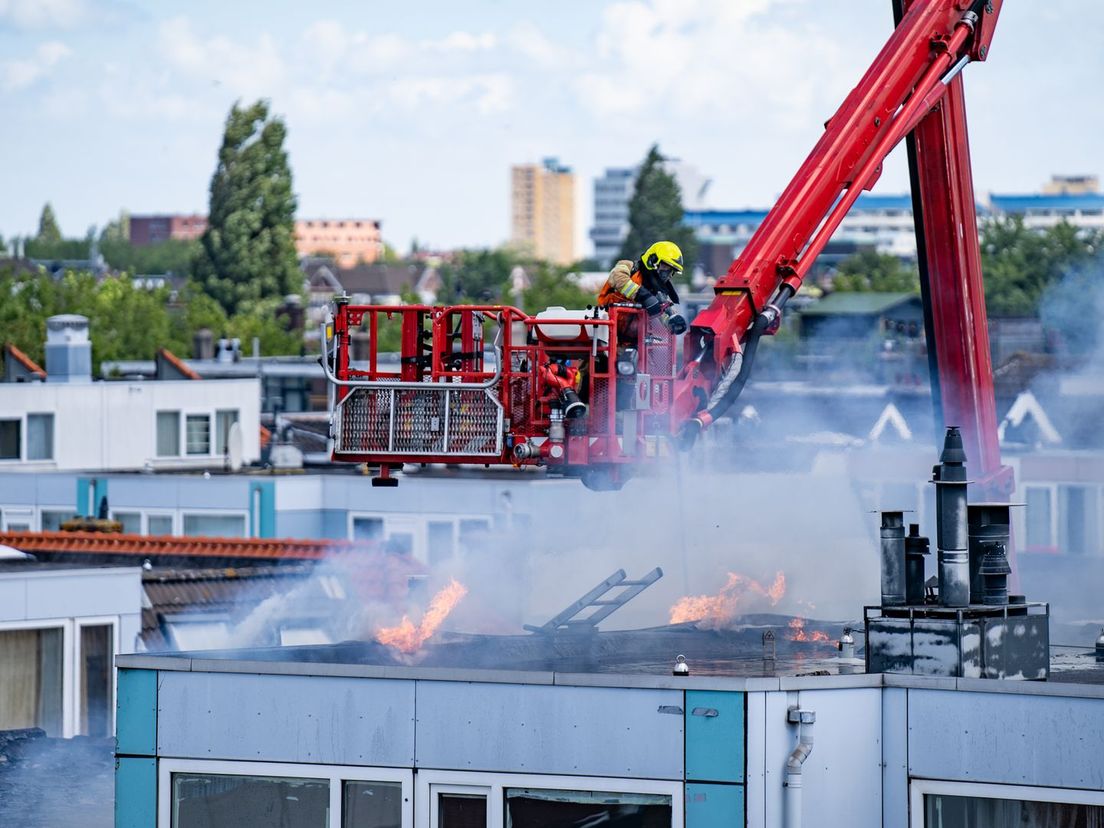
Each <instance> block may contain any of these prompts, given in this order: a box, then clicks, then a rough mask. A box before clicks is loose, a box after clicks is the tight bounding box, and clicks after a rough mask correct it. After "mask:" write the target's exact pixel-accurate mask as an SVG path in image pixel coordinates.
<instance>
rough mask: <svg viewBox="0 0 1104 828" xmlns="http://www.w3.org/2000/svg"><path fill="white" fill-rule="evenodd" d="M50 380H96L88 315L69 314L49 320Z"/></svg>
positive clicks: (47, 323)
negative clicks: (93, 369)
mask: <svg viewBox="0 0 1104 828" xmlns="http://www.w3.org/2000/svg"><path fill="white" fill-rule="evenodd" d="M46 381H47V382H68V383H80V382H92V343H91V342H90V341H89V339H88V317H87V316H81V315H79V314H76V313H65V314H61V315H59V316H51V317H50V318H49V319H47V320H46Z"/></svg>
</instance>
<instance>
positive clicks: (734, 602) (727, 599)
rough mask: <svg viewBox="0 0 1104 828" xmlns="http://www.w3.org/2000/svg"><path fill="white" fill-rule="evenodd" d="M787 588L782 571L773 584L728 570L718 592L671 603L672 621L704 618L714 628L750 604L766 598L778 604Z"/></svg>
mask: <svg viewBox="0 0 1104 828" xmlns="http://www.w3.org/2000/svg"><path fill="white" fill-rule="evenodd" d="M785 592H786V576H785V575H784V574H783V573H782V572H779V573H777V574H776V575H775V576H774V583H772V584H771V585H770V586H769V587H768V586H763V584H761V583H759V582H758V581H756V580H755V579H754V578H749V577H748V576H747V575H740V574H739V573H737V572H729V573H728V581H727V582H726V583H725V585H724V586H723V587H721V591H720V592H719V593H717V594H716V595H687V596H686V597H684V598H680V599H679V600H678V601H677V602H675V605H674V606H673V607H671V614H670V618H671V623H672V624H682V623H685V622H687V621H699V622H704V626H707V627H712V628H714V629H716V628H719V627H724V626H727V625H728V624H730V623H732V620H733V619H734V618H735V617H736V616H737V615H739V614H741V613H742V612H746V611H747V610H748V608H749V605H755V604H756V603H758V604H760V605H762V604H763V603H764V602H766V603H768V604H769V605H770V606H772V607H773V606H774V605H775V604H777V603H778V601H779V600H780V599H781V598H782V596H783V595H784V594H785Z"/></svg>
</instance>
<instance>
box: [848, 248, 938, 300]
mask: <svg viewBox="0 0 1104 828" xmlns="http://www.w3.org/2000/svg"><path fill="white" fill-rule="evenodd" d="M832 288H833V290H838V291H877V292H887V293H919V292H920V273H919V271H918V270H917V269H916V265H914V264H913V265H906V264H905V263H904V262H902V261H901V260H900V259H898V258H897V257H896V256H891V255H890V254H888V253H879V252H877V251H876V250H861V251H859V252H858V253H853V254H852V255H850V256H848V257H847V258H846V259H844V260H843V261H842V262H840V264H839V267H838V268H836V276H835V278H834V279H833V280H832Z"/></svg>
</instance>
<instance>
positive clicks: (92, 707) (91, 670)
mask: <svg viewBox="0 0 1104 828" xmlns="http://www.w3.org/2000/svg"><path fill="white" fill-rule="evenodd" d="M114 655H115V628H114V626H113V625H111V624H96V625H91V624H90V625H86V626H82V627H81V628H80V673H81V675H80V729H79V732H80V733H82V734H84V735H85V736H100V737H103V736H110V735H111V734H112V733H114V732H115V729H114V727H113V725H112V721H111V707H112V694H113V690H114V671H113V669H112V665H113V659H114Z"/></svg>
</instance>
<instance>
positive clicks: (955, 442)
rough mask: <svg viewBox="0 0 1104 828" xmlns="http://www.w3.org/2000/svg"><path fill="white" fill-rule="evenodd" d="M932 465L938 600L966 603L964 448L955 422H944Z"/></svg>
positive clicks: (967, 558) (957, 604)
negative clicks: (944, 430)
mask: <svg viewBox="0 0 1104 828" xmlns="http://www.w3.org/2000/svg"><path fill="white" fill-rule="evenodd" d="M939 461H940V462H939V464H938V465H937V466H935V467H934V468H933V469H932V482H933V483H935V520H936V523H935V533H936V539H937V544H938V547H939V603H941V604H942V605H943V606H945V607H968V606H969V605H970V551H969V536H968V532H967V523H966V483H967V481H966V451H965V449H963V447H962V433H961V432H960V431H959V430H958V426H947V434H946V436H945V437H944V439H943V453H942V454H941V455H940V457H939Z"/></svg>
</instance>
